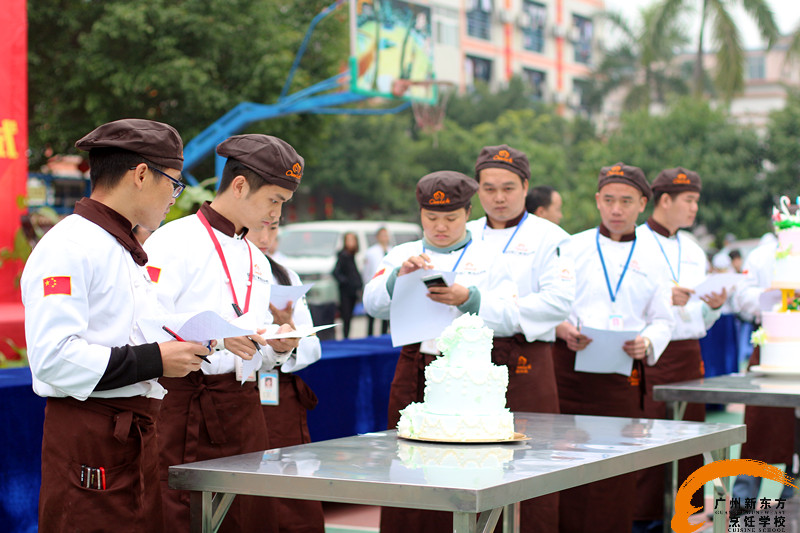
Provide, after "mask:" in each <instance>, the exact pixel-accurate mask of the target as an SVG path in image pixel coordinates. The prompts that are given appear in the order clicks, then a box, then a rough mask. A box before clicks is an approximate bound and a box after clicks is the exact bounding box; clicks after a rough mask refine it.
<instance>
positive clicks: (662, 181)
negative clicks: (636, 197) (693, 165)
mask: <svg viewBox="0 0 800 533" xmlns="http://www.w3.org/2000/svg"><path fill="white" fill-rule="evenodd" d="M651 188H652V189H653V192H668V193H677V192H685V191H691V192H700V189H701V188H702V184H701V183H700V175H699V174H698V173H697V172H694V171H693V170H686V169H685V168H683V167H678V168H668V169H666V170H662V171H661V172H660V173H659V174H658V176H657V177H656V179H655V180H653V185H651Z"/></svg>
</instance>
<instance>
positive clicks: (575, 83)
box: [568, 78, 591, 116]
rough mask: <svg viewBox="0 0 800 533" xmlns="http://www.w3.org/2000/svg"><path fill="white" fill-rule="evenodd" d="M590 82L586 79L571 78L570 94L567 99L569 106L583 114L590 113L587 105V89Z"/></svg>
mask: <svg viewBox="0 0 800 533" xmlns="http://www.w3.org/2000/svg"><path fill="white" fill-rule="evenodd" d="M590 88H591V84H590V83H589V81H588V80H581V79H577V78H576V79H574V80H572V95H571V96H570V99H569V102H568V103H569V106H570V107H571V108H572V109H573V110H574V111H575V112H576V113H579V114H581V115H584V116H589V115H590V114H591V107H590V105H589V89H590Z"/></svg>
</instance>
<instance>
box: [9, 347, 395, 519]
mask: <svg viewBox="0 0 800 533" xmlns="http://www.w3.org/2000/svg"><path fill="white" fill-rule="evenodd" d="M399 354H400V348H392V343H391V340H390V338H389V336H388V335H384V336H382V337H371V338H366V339H354V340H344V341H323V342H322V359H321V360H320V361H318V362H316V363H314V364H313V365H311V366H310V367H308V368H307V369H305V370H302V371H301V372H299V375H301V376H302V377H303V379H304V380H305V381H306V382H307V383H308V384H309V385H310V386H311V388H312V389H313V390H314V392H315V393H316V394H317V397H318V398H319V405H318V406H317V408H316V409H314V410H313V411H310V412H309V414H308V425H309V430H310V432H311V438H312V439H314V440H315V441H320V440H327V439H333V438H338V437H346V436H349V435H354V434H357V433H366V432H370V431H377V430H383V429H386V416H387V408H388V405H389V387H390V386H391V383H392V377H393V376H394V369H395V366H396V364H397V357H398V355H399ZM0 406H2V409H0V446H1V447H0V453H2V462H0V488H2V489H3V492H2V497H0V531H3V532H6V531H8V532H9V533H29V532H30V533H35V532H36V530H37V523H38V520H37V509H38V502H39V485H40V484H41V467H42V461H41V455H42V426H43V424H44V406H45V399H44V398H41V397H39V396H37V395H36V394H34V392H33V389H32V388H31V373H30V369H29V368H27V367H25V368H12V369H2V370H0Z"/></svg>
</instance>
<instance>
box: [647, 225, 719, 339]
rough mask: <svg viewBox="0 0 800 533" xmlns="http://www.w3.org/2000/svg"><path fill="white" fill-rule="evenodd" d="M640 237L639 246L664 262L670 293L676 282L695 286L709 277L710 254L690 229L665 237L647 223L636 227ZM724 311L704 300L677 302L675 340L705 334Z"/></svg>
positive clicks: (663, 278) (663, 276) (663, 274)
mask: <svg viewBox="0 0 800 533" xmlns="http://www.w3.org/2000/svg"><path fill="white" fill-rule="evenodd" d="M636 239H637V246H642V248H647V249H648V250H649V251H648V254H651V255H653V257H654V258H655V262H656V263H659V262H660V263H661V266H662V270H661V283H662V284H663V285H664V286H666V287H668V288H669V290H670V293H671V291H672V287H673V285H674V284H675V283H677V284H678V285H679V286H681V287H686V288H689V289H691V288H693V287H696V286H697V285H698V284H699V283H701V282H702V281H704V280H705V279H706V277H707V276H708V260H707V259H706V254H705V252H703V249H702V248H700V246H699V245H698V244H697V243H696V242H695V240H694V239H692V238H691V237H690V236H689V235H688V234H686V232H683V231H678V232H677V233H676V234H675V235H672V236H670V237H664V236H663V235H661V234H659V233H656V232H655V231H653V230H652V229H651V228H650V226H649V225H648V224H647V223H644V224H642V225H641V226H639V227H638V228H636ZM659 245H660V246H659ZM662 250H663V251H662ZM659 259H660V261H659ZM679 262H680V263H679ZM721 314H722V310H721V308H720V309H711V308H710V307H709V306H708V304H707V303H705V302H704V301H702V300H690V301H689V302H687V303H686V305H684V306H677V305H673V306H672V315H673V320H674V321H675V325H674V326H673V328H672V340H674V341H680V340H687V339H701V338H703V337H705V336H706V331H708V330H709V329H710V328H711V326H713V325H714V322H716V321H717V319H718V318H719V317H720V315H721Z"/></svg>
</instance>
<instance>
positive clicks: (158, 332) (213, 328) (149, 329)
mask: <svg viewBox="0 0 800 533" xmlns="http://www.w3.org/2000/svg"><path fill="white" fill-rule="evenodd" d="M242 319H244V320H242ZM250 322H252V317H248V315H243V316H241V317H239V318H237V319H236V320H234V321H233V322H228V321H227V320H225V319H224V318H222V317H221V316H220V315H219V314H217V313H216V312H214V311H201V312H200V313H181V314H176V315H162V316H155V317H146V318H140V319H139V320H138V322H137V324H138V325H139V328H140V329H141V330H142V334H143V335H144V337H145V339H147V342H166V341H171V340H175V339H173V338H172V337H171V336H170V335H169V334H168V333H167V332H166V331H164V330H163V329H162V326H167V327H168V328H170V329H171V330H172V331H174V332H175V333H177V334H178V335H179V336H180V337H181V338H182V339H184V340H187V341H194V342H200V343H206V342H208V341H210V340H212V339H223V338H225V337H241V336H243V335H252V334H254V333H255V332H256V328H255V324H254V323H253V324H250Z"/></svg>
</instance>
